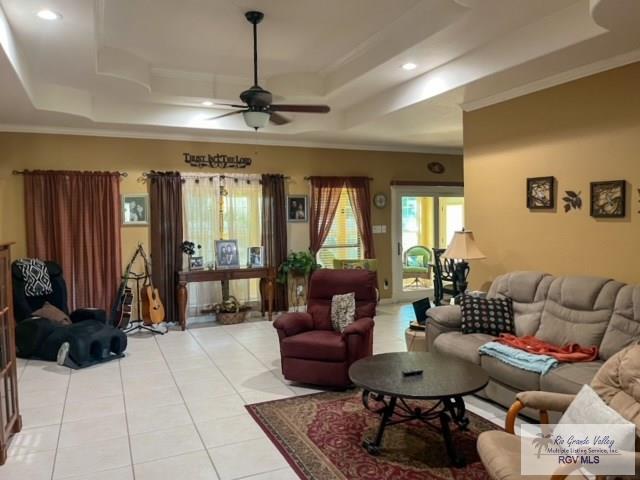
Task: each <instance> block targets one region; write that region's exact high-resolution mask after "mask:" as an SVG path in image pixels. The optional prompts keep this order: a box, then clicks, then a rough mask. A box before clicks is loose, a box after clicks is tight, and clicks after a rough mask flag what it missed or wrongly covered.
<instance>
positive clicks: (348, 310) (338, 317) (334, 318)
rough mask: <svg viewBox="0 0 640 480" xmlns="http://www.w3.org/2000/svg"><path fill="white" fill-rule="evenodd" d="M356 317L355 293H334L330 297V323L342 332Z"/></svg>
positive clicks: (337, 330)
mask: <svg viewBox="0 0 640 480" xmlns="http://www.w3.org/2000/svg"><path fill="white" fill-rule="evenodd" d="M355 318H356V294H355V293H345V294H344V295H334V296H333V298H332V299H331V325H332V326H333V329H334V330H335V331H336V332H340V333H342V332H343V331H344V329H345V328H347V325H349V324H351V323H353V322H354V321H355Z"/></svg>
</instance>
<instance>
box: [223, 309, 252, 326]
mask: <svg viewBox="0 0 640 480" xmlns="http://www.w3.org/2000/svg"><path fill="white" fill-rule="evenodd" d="M246 317H247V312H246V310H245V311H240V312H233V313H218V314H216V320H217V321H218V323H221V324H222V325H235V324H236V323H242V322H244V320H245V318H246Z"/></svg>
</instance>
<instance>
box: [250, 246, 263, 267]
mask: <svg viewBox="0 0 640 480" xmlns="http://www.w3.org/2000/svg"><path fill="white" fill-rule="evenodd" d="M247 266H248V267H249V268H260V267H264V247H249V248H247Z"/></svg>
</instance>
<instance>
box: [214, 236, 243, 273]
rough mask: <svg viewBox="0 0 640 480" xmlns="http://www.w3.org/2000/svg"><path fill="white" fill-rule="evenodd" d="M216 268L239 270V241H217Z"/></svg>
mask: <svg viewBox="0 0 640 480" xmlns="http://www.w3.org/2000/svg"><path fill="white" fill-rule="evenodd" d="M215 247H216V268H239V267H240V257H239V255H238V241H237V240H216V241H215Z"/></svg>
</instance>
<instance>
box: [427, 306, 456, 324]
mask: <svg viewBox="0 0 640 480" xmlns="http://www.w3.org/2000/svg"><path fill="white" fill-rule="evenodd" d="M427 319H428V320H427V321H428V322H435V323H437V324H438V325H439V326H441V327H445V328H450V329H458V328H460V327H461V326H462V311H461V310H460V306H459V305H443V306H440V307H432V308H430V309H429V310H427Z"/></svg>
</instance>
